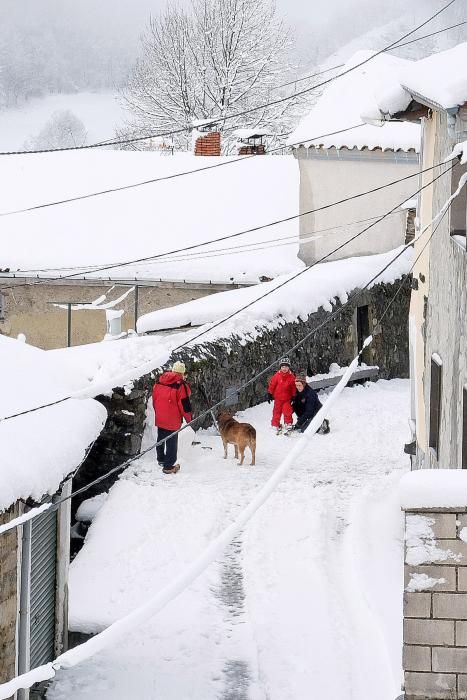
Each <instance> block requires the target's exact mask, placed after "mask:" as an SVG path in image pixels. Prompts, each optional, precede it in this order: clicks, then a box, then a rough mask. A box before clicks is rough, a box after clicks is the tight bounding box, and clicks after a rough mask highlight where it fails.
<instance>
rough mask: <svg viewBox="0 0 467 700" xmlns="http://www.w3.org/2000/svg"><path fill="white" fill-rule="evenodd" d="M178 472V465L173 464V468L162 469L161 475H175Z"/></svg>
mask: <svg viewBox="0 0 467 700" xmlns="http://www.w3.org/2000/svg"><path fill="white" fill-rule="evenodd" d="M179 471H180V465H179V464H174V465H173V467H164V468H163V470H162V473H163V474H176V473H177V472H179Z"/></svg>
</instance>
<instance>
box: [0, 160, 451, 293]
mask: <svg viewBox="0 0 467 700" xmlns="http://www.w3.org/2000/svg"><path fill="white" fill-rule="evenodd" d="M442 165H444V163H437V164H436V165H433V166H430V167H428V168H425V169H424V170H419V171H417V172H415V173H412V174H411V175H405V176H404V177H402V178H398V179H397V180H392V181H391V182H387V183H385V184H384V185H378V187H374V188H372V189H371V190H365V192H359V193H358V194H355V195H350V196H349V197H345V198H343V199H340V200H337V201H336V202H331V203H329V204H324V205H322V206H321V207H316V208H314V209H309V210H307V211H303V212H299V213H298V214H292V215H291V216H287V217H285V218H283V219H276V220H274V221H271V222H269V223H267V224H261V225H259V226H254V227H252V228H249V229H244V230H242V231H237V232H236V233H231V234H227V235H225V236H220V237H218V238H214V239H211V240H209V241H205V242H202V243H194V244H192V245H189V246H184V247H182V248H176V249H173V250H171V251H167V252H165V253H158V254H156V255H150V256H145V257H141V258H135V259H133V260H126V261H121V262H116V263H112V264H108V265H103V266H99V267H95V268H92V269H90V266H87V268H86V273H87V274H89V273H91V274H95V273H96V272H103V271H105V270H112V269H116V268H121V267H127V266H128V265H136V264H137V263H143V262H148V261H153V260H157V259H159V258H163V257H167V256H171V255H175V254H178V253H185V252H186V251H189V250H194V249H195V248H202V247H204V246H207V245H211V244H213V243H220V242H222V241H226V240H232V239H234V238H239V237H240V236H244V235H246V234H249V233H255V232H256V231H261V230H263V229H266V228H271V227H273V226H277V225H278V224H283V223H287V222H289V221H294V220H296V219H300V218H301V217H303V216H308V215H309V214H315V213H317V212H319V211H325V210H326V209H330V208H332V207H334V206H337V205H340V204H345V203H346V202H350V201H352V200H354V199H358V198H360V197H364V196H366V195H369V194H374V193H375V192H379V191H381V190H384V189H386V188H387V187H392V186H393V185H397V184H399V183H401V182H405V181H406V180H410V179H411V178H413V177H418V176H419V175H420V174H423V173H425V172H428V171H430V170H434V169H435V168H437V167H439V166H442ZM404 201H405V200H404ZM402 204H404V202H402V203H401V205H402ZM82 269H83V268H80V270H81V271H80V272H72V273H70V274H68V275H61V276H59V277H52V278H48V279H47V278H41V279H39V280H32V281H31V282H22V283H20V284H16V285H10V286H4V287H2V291H6V290H8V289H15V288H18V287H27V286H34V285H37V284H45V283H49V282H60V281H63V280H66V279H72V278H74V277H77V276H80V275H81V274H82ZM0 279H11V273H7V274H5V273H2V274H0Z"/></svg>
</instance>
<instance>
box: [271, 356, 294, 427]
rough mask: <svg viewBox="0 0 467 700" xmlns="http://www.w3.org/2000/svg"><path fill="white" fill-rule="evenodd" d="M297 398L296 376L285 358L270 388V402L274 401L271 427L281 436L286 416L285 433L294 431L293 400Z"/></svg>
mask: <svg viewBox="0 0 467 700" xmlns="http://www.w3.org/2000/svg"><path fill="white" fill-rule="evenodd" d="M294 396H295V375H294V373H293V372H292V370H291V369H290V360H289V358H288V357H283V358H282V360H281V361H280V368H279V371H278V372H276V373H275V375H274V376H273V377H272V379H271V381H270V382H269V386H268V401H269V403H270V402H271V401H272V400H273V399H274V408H273V411H272V421H271V425H272V427H273V428H276V432H277V434H278V435H279V434H280V433H281V432H282V426H281V417H282V415H283V416H284V423H285V432H286V433H289V432H290V431H291V430H292V424H293V413H292V403H291V402H292V399H293V397H294Z"/></svg>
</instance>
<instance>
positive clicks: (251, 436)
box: [247, 425, 256, 442]
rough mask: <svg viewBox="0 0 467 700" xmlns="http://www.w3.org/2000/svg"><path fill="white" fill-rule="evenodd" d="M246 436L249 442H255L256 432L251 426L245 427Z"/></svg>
mask: <svg viewBox="0 0 467 700" xmlns="http://www.w3.org/2000/svg"><path fill="white" fill-rule="evenodd" d="M247 434H248V439H249V440H254V441H255V442H256V430H255V429H254V428H253V426H252V425H249V426H248V427H247Z"/></svg>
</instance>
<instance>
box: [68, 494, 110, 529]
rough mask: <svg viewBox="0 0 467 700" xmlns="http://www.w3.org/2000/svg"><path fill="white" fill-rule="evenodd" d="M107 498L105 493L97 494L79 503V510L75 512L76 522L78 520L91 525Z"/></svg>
mask: <svg viewBox="0 0 467 700" xmlns="http://www.w3.org/2000/svg"><path fill="white" fill-rule="evenodd" d="M107 496H108V493H107V492H104V493H98V494H97V496H93V497H92V498H87V499H86V500H85V501H83V502H82V503H80V505H79V508H78V510H77V511H76V516H75V517H76V520H80V521H81V522H83V523H92V521H93V520H94V518H95V517H96V515H97V514H98V512H99V511H100V509H101V508H102V506H103V505H104V503H105V501H106V499H107Z"/></svg>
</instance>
